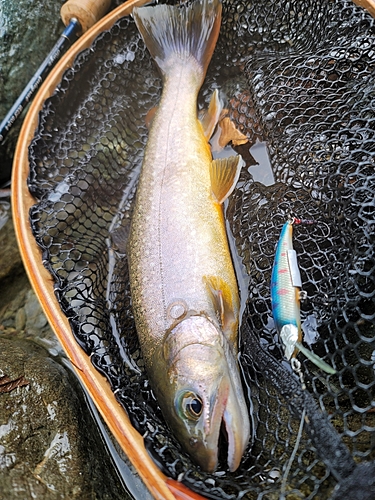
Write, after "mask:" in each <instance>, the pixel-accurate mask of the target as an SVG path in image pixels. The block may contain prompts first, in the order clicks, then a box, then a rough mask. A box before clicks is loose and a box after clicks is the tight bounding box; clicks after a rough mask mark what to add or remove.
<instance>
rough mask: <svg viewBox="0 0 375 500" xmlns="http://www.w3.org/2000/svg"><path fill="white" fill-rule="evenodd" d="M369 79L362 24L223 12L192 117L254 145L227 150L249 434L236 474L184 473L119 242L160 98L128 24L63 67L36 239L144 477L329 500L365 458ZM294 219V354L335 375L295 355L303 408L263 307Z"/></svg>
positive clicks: (33, 151) (369, 438)
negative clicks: (130, 429) (205, 118)
mask: <svg viewBox="0 0 375 500" xmlns="http://www.w3.org/2000/svg"><path fill="white" fill-rule="evenodd" d="M374 65H375V37H374V21H373V19H372V18H371V16H370V15H369V14H368V13H367V12H366V11H364V10H363V9H361V8H359V7H356V6H355V5H354V4H353V3H352V2H351V1H349V0H331V1H329V0H304V1H302V0H291V1H289V2H284V1H281V0H276V1H274V0H272V1H268V0H267V1H266V0H264V1H261V2H259V1H256V2H255V1H254V2H253V1H252V0H249V1H247V2H245V1H244V2H242V1H234V0H226V1H224V2H223V22H222V29H221V35H220V38H219V42H218V45H217V48H216V51H215V54H214V57H213V60H212V63H211V65H210V68H209V72H208V75H207V78H206V82H205V84H204V87H203V88H202V91H201V94H200V102H199V106H200V107H201V108H202V107H204V106H206V105H207V102H208V101H209V98H210V96H211V94H212V90H213V88H220V89H221V93H222V95H224V96H226V99H227V107H228V109H229V115H230V117H231V118H232V120H233V121H234V122H235V123H236V125H237V127H238V128H239V129H240V130H242V132H243V133H244V134H246V136H247V137H248V139H249V142H248V143H247V144H246V145H242V146H239V147H237V148H236V150H237V151H238V152H240V153H241V154H242V155H243V157H244V159H245V160H246V167H245V168H243V170H242V174H241V177H240V181H239V183H238V186H237V189H236V190H235V192H234V193H233V195H232V196H231V198H230V201H229V204H228V206H227V207H226V217H227V221H228V227H229V229H230V232H231V239H232V240H233V243H234V244H235V248H236V251H235V252H234V259H235V260H236V264H237V268H238V270H239V273H240V275H239V280H240V282H241V283H242V290H241V292H242V300H243V303H245V302H246V308H245V312H244V315H243V318H242V332H241V363H242V370H243V376H244V384H246V386H247V388H248V394H249V407H250V409H251V413H252V418H253V422H254V425H255V429H256V437H255V440H254V442H253V443H252V445H251V446H249V448H248V450H247V452H246V454H245V457H244V460H243V462H242V464H241V466H240V468H239V469H238V470H237V471H236V472H235V473H228V472H227V471H226V467H225V461H223V463H222V464H221V465H220V466H219V468H218V470H217V472H215V473H214V474H207V473H203V472H202V471H200V470H199V468H197V467H196V466H194V464H193V463H191V461H190V459H189V457H188V456H186V455H185V454H184V453H183V452H182V451H181V449H180V447H179V445H178V443H177V442H176V441H175V440H174V439H173V437H172V436H171V435H170V433H169V432H168V429H167V428H166V426H165V424H164V421H163V418H162V416H161V413H160V411H159V408H158V405H157V402H156V401H155V398H154V396H153V393H152V391H151V389H150V386H149V383H148V380H147V376H146V374H145V373H144V368H143V363H142V357H141V353H140V350H139V346H138V341H137V336H136V332H135V327H134V322H133V316H132V310H131V299H130V292H129V283H128V275H127V262H126V253H125V245H124V241H126V236H127V232H128V228H129V221H130V219H131V210H132V201H133V199H134V193H135V190H136V184H137V178H138V175H139V171H140V165H141V162H142V154H143V149H144V146H145V143H146V140H147V128H146V126H145V117H146V114H147V112H148V111H149V110H150V109H151V108H152V107H154V106H155V105H156V104H157V102H158V99H159V96H160V91H161V82H160V79H159V76H158V74H157V72H156V70H155V67H154V64H153V62H152V61H151V59H150V56H149V54H148V52H147V50H146V49H145V47H144V45H143V42H142V41H141V40H140V37H139V35H138V33H137V30H136V28H135V26H134V23H133V21H132V19H131V18H123V19H120V20H119V21H118V22H117V23H116V24H115V25H114V26H113V27H112V28H111V29H110V30H109V31H108V32H104V33H102V34H101V35H99V36H98V38H97V39H96V41H95V42H94V44H93V45H92V47H91V48H90V49H87V50H85V51H84V52H82V53H81V54H80V55H79V56H78V57H77V58H76V60H75V63H74V66H73V68H72V69H69V70H68V71H67V72H66V73H65V75H64V77H63V79H62V82H61V84H60V85H59V87H58V88H57V90H56V92H55V94H54V95H53V96H52V97H51V98H50V99H48V100H47V101H46V103H45V105H44V108H43V110H42V112H41V115H40V124H39V128H38V130H37V132H36V135H35V138H34V140H33V141H32V143H31V146H30V153H29V157H30V164H31V169H30V177H29V187H30V191H31V193H32V194H33V195H34V196H35V197H36V199H37V200H38V202H37V204H36V205H35V206H34V207H33V208H32V210H31V223H32V228H33V232H34V234H35V238H36V240H37V242H38V244H39V245H40V246H41V248H42V249H43V260H44V262H45V265H46V266H47V268H48V269H49V270H50V271H51V273H52V274H53V276H54V278H55V280H56V295H57V298H58V300H59V302H60V304H61V307H62V309H63V311H64V313H65V314H66V315H67V317H68V318H69V320H70V323H71V325H72V329H73V332H74V335H75V337H76V339H77V342H78V343H79V344H80V345H81V347H82V348H83V349H84V351H85V352H86V353H87V354H88V355H90V356H91V359H92V363H93V364H94V365H95V367H96V368H97V369H98V370H99V371H100V372H102V373H103V374H104V375H105V376H106V377H107V378H108V380H109V382H110V384H111V386H112V389H113V391H114V392H115V394H116V397H117V398H118V400H119V402H120V403H121V404H122V405H123V406H124V408H125V409H126V411H127V412H128V414H129V416H130V418H131V420H132V422H133V425H134V426H135V427H136V428H137V429H138V430H139V431H140V433H141V434H142V435H144V436H145V443H146V447H147V449H148V450H149V452H150V453H151V455H152V456H153V457H154V459H155V461H156V462H157V464H158V465H159V466H160V467H161V468H162V469H163V471H164V472H166V473H167V474H168V475H169V476H171V477H173V478H179V479H180V480H182V481H183V482H185V483H186V484H187V485H188V486H189V487H190V488H192V489H194V490H197V491H199V492H200V493H201V494H204V495H206V496H208V497H211V498H224V499H235V498H238V499H239V498H248V499H253V498H267V499H274V498H287V499H289V500H292V499H297V498H316V499H317V498H320V499H324V498H330V496H331V494H332V491H333V489H334V487H335V485H336V484H337V482H340V481H341V480H342V479H343V478H344V477H348V476H350V474H351V473H352V471H353V470H354V467H355V463H362V462H363V463H366V462H370V461H372V460H374V459H375V432H374V431H375V403H374V388H375V380H374V376H375V373H374V366H375V330H374V325H375V322H374V316H375V299H374V294H375V278H374V276H375V274H374V266H375V263H374V255H373V254H374V245H375V231H374V223H375V202H374V193H375V174H374V167H375V165H374V163H375V85H374V82H375V69H374ZM291 215H292V216H300V217H304V218H309V219H314V220H316V221H317V222H316V224H314V225H313V226H300V227H298V228H295V230H294V247H295V249H296V251H297V254H298V259H299V265H300V269H301V274H302V281H303V289H304V290H305V291H306V292H307V295H308V298H307V300H305V301H304V302H303V303H302V306H301V307H302V311H301V315H302V321H304V322H305V325H310V330H312V331H313V333H314V335H315V338H314V339H313V341H311V338H310V337H309V336H308V331H309V329H308V328H305V345H306V346H308V343H310V344H311V345H310V347H309V348H310V349H311V350H313V351H314V352H315V353H316V354H318V355H319V356H320V357H321V358H323V359H324V360H325V361H327V362H328V363H329V364H331V365H332V366H333V367H334V368H335V369H336V371H337V374H336V375H327V374H325V373H324V372H322V371H321V370H318V369H317V368H316V367H315V366H314V365H313V364H311V362H310V361H308V360H307V359H306V358H305V357H304V356H303V355H302V354H299V355H298V359H299V360H300V362H301V363H302V372H303V376H304V380H305V384H306V387H307V389H306V390H305V391H302V392H301V390H300V387H301V386H300V383H299V381H298V379H297V377H296V376H295V375H293V372H292V371H291V368H290V365H289V363H288V362H286V361H285V360H283V356H282V348H281V346H280V342H279V340H278V336H277V335H276V331H275V328H274V325H273V321H272V313H271V306H270V276H271V269H272V264H273V258H274V255H275V247H276V243H277V241H278V238H279V236H280V231H281V227H282V225H283V223H284V222H285V221H286V220H287V219H288V217H290V216H291ZM245 287H247V290H246V288H245ZM306 321H307V322H306ZM311 325H312V326H311ZM314 325H315V326H314ZM306 342H307V343H306ZM311 342H313V343H311ZM278 370H281V371H279V372H278ZM275 373H278V374H279V376H278V377H275ZM283 384H284V386H283ZM314 415H315V417H314ZM316 419H318V421H317V422H315V420H316ZM301 422H302V423H303V424H304V426H303V429H302V431H301V432H299V430H300V429H301V428H302V425H301ZM314 426H315V427H314ZM340 447H341V448H340ZM337 450H341V452H342V453H341V462H340V463H339V462H338V461H337V457H338V455H339V453H336V451H337ZM353 498H354V497H353ZM360 498H362V497H360ZM363 498H364V496H363ZM369 498H373V497H369Z"/></svg>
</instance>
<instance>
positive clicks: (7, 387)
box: [0, 375, 30, 393]
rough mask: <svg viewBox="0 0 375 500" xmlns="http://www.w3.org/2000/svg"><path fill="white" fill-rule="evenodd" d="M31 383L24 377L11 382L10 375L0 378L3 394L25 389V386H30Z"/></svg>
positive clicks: (0, 390)
mask: <svg viewBox="0 0 375 500" xmlns="http://www.w3.org/2000/svg"><path fill="white" fill-rule="evenodd" d="M29 383H30V382H29V381H28V380H26V379H25V377H24V376H23V375H21V377H18V378H16V379H14V380H11V379H10V378H9V377H8V375H4V376H3V377H0V393H2V392H11V391H13V389H16V388H17V387H23V386H25V385H29Z"/></svg>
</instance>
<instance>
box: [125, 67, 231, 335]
mask: <svg viewBox="0 0 375 500" xmlns="http://www.w3.org/2000/svg"><path fill="white" fill-rule="evenodd" d="M191 72H192V70H191V68H185V67H181V66H179V67H177V68H176V70H175V71H174V72H173V73H172V74H171V76H170V77H168V79H167V81H166V83H165V84H164V93H163V98H162V100H161V103H160V106H159V112H158V113H157V115H156V116H155V119H154V122H153V127H152V130H151V131H150V137H149V141H148V144H149V145H150V147H148V148H147V150H146V154H145V159H144V169H143V172H142V177H141V180H140V183H139V187H138V192H137V203H138V204H139V207H142V208H139V209H138V210H137V211H136V213H135V215H134V219H133V221H134V222H133V228H134V230H133V231H132V247H133V252H138V256H139V258H138V259H137V261H136V264H135V265H136V267H135V268H134V271H135V274H136V276H137V281H138V283H137V290H138V288H139V293H141V297H140V299H139V304H138V303H136V307H138V305H140V306H141V309H142V315H143V314H144V315H145V316H146V318H147V324H148V327H147V329H148V330H149V331H150V333H149V335H151V336H152V338H153V339H154V340H155V342H158V341H159V342H161V341H162V340H163V338H164V335H165V331H166V330H167V329H169V328H170V327H171V326H172V324H173V318H170V317H168V315H167V308H168V306H169V305H170V304H172V303H173V302H174V301H175V300H177V299H184V300H185V302H186V303H187V306H188V309H189V310H195V311H197V312H200V311H206V313H207V314H210V315H212V314H213V315H215V311H214V308H213V305H212V301H210V300H209V296H208V294H207V287H206V285H205V283H204V281H203V280H202V276H204V275H215V276H220V277H222V279H223V280H224V281H225V282H227V283H229V284H230V288H231V290H232V297H231V299H232V301H233V304H234V307H235V310H236V314H238V308H239V299H238V291H237V283H236V277H235V274H234V270H233V265H232V261H231V257H230V252H229V247H228V243H227V235H226V231H225V224H224V217H223V211H222V207H221V206H220V205H219V204H218V203H217V202H215V201H214V199H213V196H212V189H211V180H210V171H209V168H210V164H211V161H212V157H211V152H210V149H209V147H208V144H207V141H206V140H205V139H204V136H203V131H202V126H201V124H200V123H199V122H198V120H197V118H196V101H197V91H196V88H195V89H194V87H192V85H191V84H190V85H189V78H190V79H191ZM181 80H182V81H184V82H185V85H186V87H185V85H184V87H181V84H180V81H181ZM193 83H194V82H193ZM195 87H196V84H195ZM186 89H190V90H186ZM175 102H179V103H181V105H180V106H179V108H178V110H177V111H174V112H173V113H171V112H170V110H171V108H172V107H173V104H174V103H175ZM134 288H135V287H134V286H133V290H134ZM134 296H135V300H137V296H138V292H137V291H135V293H134ZM149 304H152V305H153V307H151V308H150V307H149ZM150 311H152V313H151V314H150ZM146 318H145V321H146Z"/></svg>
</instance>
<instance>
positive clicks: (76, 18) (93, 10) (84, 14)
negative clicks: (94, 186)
mask: <svg viewBox="0 0 375 500" xmlns="http://www.w3.org/2000/svg"><path fill="white" fill-rule="evenodd" d="M110 4H111V0H68V1H67V2H66V3H65V4H64V5H63V6H62V7H61V10H60V15H61V19H62V21H63V23H64V24H65V26H66V28H65V29H64V31H63V32H62V34H61V35H60V38H59V39H58V40H57V42H56V44H55V45H54V47H53V48H52V50H51V52H50V53H49V54H48V56H47V57H46V58H45V59H44V61H43V62H42V64H41V65H40V66H39V68H38V69H37V71H36V73H35V74H34V76H33V77H32V78H31V80H30V81H29V83H28V84H27V85H26V87H25V88H24V90H23V91H22V93H21V95H20V96H19V97H18V99H17V100H16V102H15V103H14V104H13V106H12V107H11V109H10V110H9V112H8V113H7V115H6V116H5V118H4V119H3V121H2V122H1V124H0V145H2V144H3V143H4V140H5V137H6V136H7V134H8V132H9V131H10V129H11V128H12V126H13V124H14V123H15V121H16V120H17V118H18V117H19V116H20V114H21V113H22V111H23V110H24V109H25V107H26V106H27V104H28V103H29V102H30V101H31V100H32V98H33V97H34V95H35V94H36V92H37V90H38V89H39V87H40V86H41V84H42V83H43V81H44V79H45V78H46V76H47V75H48V73H49V72H50V71H51V69H52V68H53V67H54V65H55V63H56V62H57V60H58V59H59V58H60V57H61V56H62V55H63V53H64V52H66V50H67V49H68V48H69V47H70V45H71V44H72V43H74V41H75V40H76V39H77V37H78V36H80V35H82V34H83V33H85V32H86V31H87V30H88V29H89V28H91V26H93V25H94V24H95V23H96V22H97V21H99V19H100V18H101V17H103V16H104V14H106V12H107V11H108V10H109V7H110Z"/></svg>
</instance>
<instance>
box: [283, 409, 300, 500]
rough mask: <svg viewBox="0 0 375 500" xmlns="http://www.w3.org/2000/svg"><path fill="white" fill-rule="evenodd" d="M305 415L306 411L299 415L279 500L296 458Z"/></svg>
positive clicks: (284, 490) (284, 491)
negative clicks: (296, 432) (295, 436)
mask: <svg viewBox="0 0 375 500" xmlns="http://www.w3.org/2000/svg"><path fill="white" fill-rule="evenodd" d="M305 415H306V410H305V409H303V412H302V415H301V420H300V424H299V429H298V434H297V439H296V443H295V445H294V448H293V452H292V454H291V456H290V459H289V462H288V464H287V466H286V469H285V472H284V474H283V479H282V481H281V488H280V495H281V496H280V500H284V499H285V493H286V482H287V479H288V476H289V472H290V468H291V467H292V463H293V462H294V459H295V457H296V454H297V450H298V447H299V443H300V440H301V437H302V431H303V425H304V422H305Z"/></svg>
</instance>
